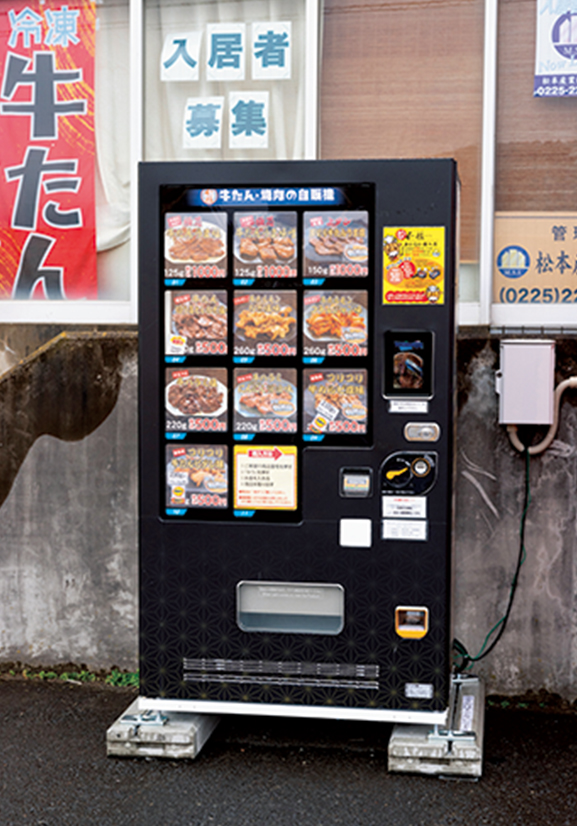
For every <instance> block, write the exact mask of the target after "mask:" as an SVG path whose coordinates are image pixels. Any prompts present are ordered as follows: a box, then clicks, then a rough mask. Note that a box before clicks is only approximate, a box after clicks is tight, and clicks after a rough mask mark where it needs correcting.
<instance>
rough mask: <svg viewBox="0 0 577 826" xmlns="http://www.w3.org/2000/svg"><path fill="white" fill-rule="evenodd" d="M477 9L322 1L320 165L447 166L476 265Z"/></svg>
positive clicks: (465, 251) (415, 1) (426, 2)
mask: <svg viewBox="0 0 577 826" xmlns="http://www.w3.org/2000/svg"><path fill="white" fill-rule="evenodd" d="M482 70H483V0H404V2H399V0H325V2H324V33H323V56H322V68H321V96H320V108H321V158H424V157H453V158H456V160H457V162H458V165H459V177H460V179H461V183H462V193H461V196H462V200H461V225H462V232H461V259H462V260H464V261H474V260H478V227H479V191H480V157H481V107H482Z"/></svg>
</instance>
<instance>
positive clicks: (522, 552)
mask: <svg viewBox="0 0 577 826" xmlns="http://www.w3.org/2000/svg"><path fill="white" fill-rule="evenodd" d="M529 465H530V454H529V448H527V447H526V448H525V495H524V502H523V512H522V514H521V524H520V525H519V555H518V557H517V566H516V568H515V574H514V576H513V579H512V581H511V588H510V590H509V602H508V604H507V610H506V611H505V613H504V615H503V616H502V617H501V619H500V620H499V621H498V622H496V623H495V625H494V626H493V627H492V628H491V630H490V631H489V633H488V634H487V636H486V637H485V639H484V641H483V645H482V646H481V648H480V650H479V653H478V654H477V655H476V656H475V657H472V656H471V655H470V654H469V653H468V651H467V649H466V648H465V646H464V645H463V643H462V642H460V641H459V640H457V639H455V640H453V648H454V650H455V651H456V652H457V655H458V656H459V657H461V663H460V664H458V665H457V666H456V670H457V672H461V671H465V670H468V669H470V668H472V666H473V663H476V662H478V661H479V660H482V659H484V658H485V657H486V656H487V655H488V654H490V653H491V651H492V650H493V649H494V648H495V646H496V645H497V643H498V642H499V640H500V639H501V637H502V636H503V634H504V633H505V628H506V627H507V621H508V619H509V615H510V613H511V609H512V607H513V599H514V597H515V591H516V590H517V583H518V582H519V572H520V570H521V566H522V565H523V563H524V562H525V560H526V558H527V551H526V549H525V522H526V519H527V511H528V510H529V505H530V504H531V487H530V475H529ZM498 628H499V633H498V634H497V636H496V637H495V639H494V640H493V641H492V642H491V644H490V645H489V647H488V648H487V645H488V643H489V640H490V639H491V637H492V635H493V634H494V633H495V631H496V630H497V629H498Z"/></svg>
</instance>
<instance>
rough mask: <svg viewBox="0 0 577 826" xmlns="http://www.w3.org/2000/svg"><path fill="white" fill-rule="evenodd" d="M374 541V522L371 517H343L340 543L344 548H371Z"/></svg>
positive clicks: (340, 523)
mask: <svg viewBox="0 0 577 826" xmlns="http://www.w3.org/2000/svg"><path fill="white" fill-rule="evenodd" d="M372 541H373V523H372V522H371V520H370V519H341V520H340V522H339V544H340V546H341V547H342V548H370V547H371V544H372Z"/></svg>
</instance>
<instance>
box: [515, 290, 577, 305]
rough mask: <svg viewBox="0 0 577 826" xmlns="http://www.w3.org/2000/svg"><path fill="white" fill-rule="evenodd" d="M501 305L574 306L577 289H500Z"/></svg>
mask: <svg viewBox="0 0 577 826" xmlns="http://www.w3.org/2000/svg"><path fill="white" fill-rule="evenodd" d="M499 301H500V303H501V304H574V303H577V289H571V288H570V287H562V288H561V289H559V287H544V288H543V289H541V287H520V288H519V289H517V288H516V287H501V289H500V290H499Z"/></svg>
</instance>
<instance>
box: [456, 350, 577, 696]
mask: <svg viewBox="0 0 577 826" xmlns="http://www.w3.org/2000/svg"><path fill="white" fill-rule="evenodd" d="M576 357H577V342H575V341H574V340H571V339H566V340H564V341H559V342H558V344H557V381H561V380H562V379H564V378H567V377H568V376H569V375H577V363H576ZM497 362H498V341H495V340H494V341H492V342H487V341H478V340H477V341H467V340H465V341H461V342H460V357H459V364H460V385H461V393H460V405H461V408H460V413H459V419H458V438H457V452H458V462H457V507H456V514H457V526H456V528H457V530H456V557H455V633H456V636H457V637H458V638H459V639H460V640H461V641H462V642H464V643H465V644H466V646H467V648H468V650H469V652H470V653H472V654H476V653H477V652H478V651H479V650H480V648H481V646H482V644H483V640H484V639H485V635H486V634H487V633H488V631H489V630H490V629H491V628H492V626H493V625H494V624H495V623H496V622H498V621H499V620H500V619H501V617H502V616H503V614H504V613H505V609H506V606H507V600H508V596H509V589H510V584H511V581H512V578H513V574H514V571H515V565H516V560H517V554H518V549H519V528H520V521H521V513H522V505H523V492H524V479H525V459H524V457H523V455H522V454H520V453H518V452H517V451H516V450H514V449H513V448H512V446H511V444H510V442H509V439H508V437H507V434H506V431H505V429H504V428H503V427H500V426H499V425H498V424H497V396H496V395H495V390H494V373H495V369H496V366H497ZM543 432H545V431H543ZM527 435H528V436H529V437H530V436H531V435H532V434H531V433H528V434H527ZM540 435H542V434H540V433H535V434H534V438H535V439H536V440H539V436H540ZM530 484H531V504H530V506H529V510H528V514H527V522H526V528H525V548H526V552H527V556H526V560H525V562H524V563H523V566H522V568H521V573H520V578H519V585H518V589H517V593H516V596H515V602H514V605H513V610H512V613H511V616H510V619H509V622H508V625H507V629H506V631H505V634H504V636H503V637H502V638H501V640H500V642H499V643H498V645H497V646H496V648H495V649H494V651H493V652H492V653H491V654H490V655H489V656H488V657H487V658H486V659H485V660H483V661H482V662H479V663H478V664H477V665H476V666H475V671H476V672H477V673H480V674H483V675H484V676H485V678H486V679H487V682H488V686H489V689H490V690H493V691H499V692H503V693H512V692H520V691H525V690H528V689H539V688H546V689H547V690H549V691H555V692H558V693H560V694H562V695H563V696H566V697H570V698H574V697H575V696H577V673H576V669H577V611H576V609H577V597H576V591H577V513H576V504H577V503H576V496H575V491H576V489H577V391H575V390H569V391H566V393H565V395H564V397H563V398H562V406H561V417H560V425H559V429H558V432H557V437H556V440H555V442H554V443H553V445H552V446H551V447H550V448H549V449H548V450H547V451H546V452H545V453H544V454H541V455H540V456H535V457H532V458H531V461H530Z"/></svg>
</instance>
